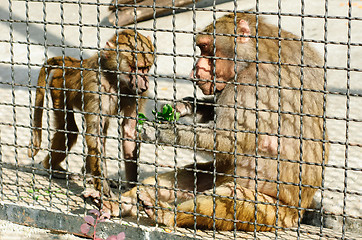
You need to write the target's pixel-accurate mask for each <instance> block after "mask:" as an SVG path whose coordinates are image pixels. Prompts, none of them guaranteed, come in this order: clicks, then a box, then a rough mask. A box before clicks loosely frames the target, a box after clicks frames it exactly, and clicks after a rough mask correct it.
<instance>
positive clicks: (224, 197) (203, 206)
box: [151, 183, 298, 231]
mask: <svg viewBox="0 0 362 240" xmlns="http://www.w3.org/2000/svg"><path fill="white" fill-rule="evenodd" d="M234 190H235V189H234V184H233V183H226V184H223V185H221V186H219V187H217V188H216V195H220V196H218V197H215V199H213V197H212V196H206V195H199V196H197V197H196V199H195V200H194V199H191V200H187V201H185V202H183V203H181V204H180V205H178V206H177V208H176V209H174V206H172V207H171V206H170V204H165V203H161V204H159V205H160V206H161V209H160V210H158V219H157V220H158V222H159V223H162V224H165V225H167V226H174V225H175V221H174V219H176V226H178V227H194V224H195V219H196V226H197V227H198V228H201V229H213V226H214V222H215V228H216V229H218V230H232V229H234V223H235V226H236V228H237V229H238V230H244V231H253V230H254V228H255V226H256V230H257V231H272V230H274V228H273V226H276V224H277V225H278V226H279V227H287V228H289V227H292V226H293V225H294V224H295V223H296V221H297V219H298V214H297V210H295V209H291V208H288V207H280V206H279V207H278V222H276V210H277V208H276V206H275V204H276V202H277V201H276V199H274V198H272V197H270V196H268V195H265V194H262V193H258V195H257V197H258V198H257V201H258V202H260V203H258V204H257V205H255V203H254V201H255V192H254V191H253V190H250V189H247V188H244V187H240V186H238V185H237V186H236V196H235V194H234V192H235V191H234ZM207 193H208V194H212V191H211V190H209V191H207ZM234 197H236V198H237V200H236V202H235V201H234V199H233V198H234ZM195 202H196V208H195ZM214 202H215V205H214ZM280 204H283V203H281V202H280ZM214 206H215V211H214V210H213V209H214ZM234 206H235V207H234ZM195 209H196V212H195ZM255 209H257V213H256V219H257V220H256V225H255ZM175 211H177V215H176V218H175V216H174V212H175ZM214 213H215V214H214ZM195 215H196V218H195ZM151 217H152V218H153V219H155V217H153V216H151Z"/></svg>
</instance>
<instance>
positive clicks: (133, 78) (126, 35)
mask: <svg viewBox="0 0 362 240" xmlns="http://www.w3.org/2000/svg"><path fill="white" fill-rule="evenodd" d="M105 48H106V49H105V50H103V51H101V66H102V69H106V70H112V71H117V72H120V80H121V81H124V82H126V84H124V85H125V86H128V88H129V90H130V91H131V93H133V94H136V93H138V94H141V93H143V92H145V91H147V89H148V81H149V80H148V76H146V74H147V73H148V72H149V70H150V68H151V67H152V65H153V62H154V59H155V57H154V47H153V44H152V42H151V40H150V38H149V37H145V36H143V35H142V34H141V33H139V32H137V33H136V31H134V30H124V31H122V32H119V33H118V34H116V35H114V36H113V37H112V38H111V39H110V40H109V41H108V42H107V43H106V47H105Z"/></svg>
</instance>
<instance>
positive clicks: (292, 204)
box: [122, 13, 328, 231]
mask: <svg viewBox="0 0 362 240" xmlns="http://www.w3.org/2000/svg"><path fill="white" fill-rule="evenodd" d="M234 23H236V24H237V26H236V31H237V32H236V35H235V37H234V36H232V35H234V34H235V32H234V27H235V24H234ZM255 26H256V16H255V15H253V14H246V13H238V14H237V15H236V19H235V15H233V14H231V15H226V16H224V17H221V18H219V19H218V20H217V22H216V24H215V27H216V28H214V27H213V24H211V25H209V26H207V27H206V28H205V30H204V31H203V33H200V34H199V35H198V36H197V38H196V44H197V46H198V47H199V48H200V50H201V57H200V58H199V60H198V61H197V64H196V69H195V73H196V74H195V77H196V80H195V81H197V85H198V86H199V87H200V89H201V90H202V91H203V93H204V94H206V95H210V94H215V99H216V102H215V107H214V113H215V116H212V120H213V118H214V117H215V122H214V121H212V122H211V124H206V125H205V124H198V125H196V127H190V126H185V125H180V124H176V126H172V127H171V126H170V125H160V126H159V127H158V128H157V134H156V131H155V129H154V128H152V126H149V127H146V126H145V127H144V129H145V133H144V134H143V135H144V136H143V137H144V139H151V140H153V139H154V138H155V137H157V140H158V142H164V143H168V144H180V145H184V146H191V147H193V146H196V147H197V149H199V150H203V149H204V150H208V151H209V152H210V150H211V151H215V153H214V156H215V160H214V161H215V162H214V161H210V162H207V163H197V165H196V168H195V167H194V165H193V164H191V165H188V166H185V167H184V168H180V169H178V170H177V172H176V173H177V174H176V173H175V172H168V173H165V174H161V175H159V176H158V179H157V186H156V185H155V184H156V180H155V178H154V177H150V178H147V179H146V180H145V181H144V183H145V184H149V185H146V186H141V187H139V191H138V193H137V197H138V199H140V200H141V202H142V203H143V206H144V210H145V211H146V213H147V214H148V215H149V217H151V218H153V219H157V220H158V222H159V223H163V224H166V225H168V226H175V225H176V226H179V227H193V226H194V224H196V226H197V227H198V228H206V229H213V227H214V225H213V223H214V222H215V228H216V229H219V230H231V229H234V228H235V227H236V228H237V229H239V230H246V231H253V230H255V229H256V230H258V231H271V230H273V229H275V226H278V227H284V228H289V227H292V226H294V225H295V224H296V223H297V222H298V217H299V216H302V215H303V213H304V210H300V212H299V213H298V209H296V208H298V207H301V208H307V207H308V206H309V205H310V203H311V201H312V199H313V196H314V193H315V192H316V190H317V188H318V187H320V186H321V182H322V164H323V163H327V159H328V141H327V134H326V132H325V130H326V129H325V127H324V126H325V125H324V119H323V116H324V107H323V105H324V94H323V92H321V91H322V90H323V89H324V88H323V86H324V85H323V84H324V81H323V70H321V69H320V68H316V66H322V65H323V64H322V61H321V59H320V57H319V56H318V54H317V53H316V52H315V50H313V49H312V48H311V47H310V46H309V45H308V44H307V43H303V61H302V57H301V51H302V48H301V42H300V41H296V40H289V39H298V37H297V36H295V35H293V34H291V33H289V32H286V31H281V40H280V42H279V40H278V28H277V27H276V26H272V25H269V24H268V23H266V22H265V20H264V19H263V18H262V17H260V16H259V17H258V35H257V37H258V38H257V39H256V37H255V36H256V27H255ZM214 33H215V34H216V39H214V38H213V34H214ZM220 34H227V35H220ZM230 35H231V36H230ZM266 37H269V39H268V38H266ZM270 37H271V38H270ZM286 39H288V40H286ZM214 40H215V45H214ZM234 41H235V42H236V46H235V42H234ZM256 41H257V42H258V45H256ZM279 44H280V47H281V52H280V59H279V57H278V50H279ZM257 46H258V47H257ZM215 47H216V49H214V48H215ZM234 47H236V56H235V53H234ZM257 52H258V58H256V53H257ZM235 57H236V59H237V60H238V61H237V63H236V66H235V61H233V59H234V58H235ZM256 60H258V61H261V62H259V63H258V64H256V63H255V61H256ZM253 61H254V62H253ZM278 62H280V64H278ZM300 64H303V67H302V68H301V67H300ZM214 68H215V69H214ZM235 69H236V71H235ZM279 70H280V73H279ZM213 73H215V78H216V79H215V80H216V81H214V80H213V79H214V74H213ZM191 102H192V101H191ZM301 103H302V104H301ZM203 104H204V103H202V102H200V103H199V104H198V105H197V106H196V108H200V109H198V110H200V111H198V112H200V113H202V111H201V110H202V108H201V107H202V105H203ZM177 109H178V111H180V112H181V114H182V115H187V114H193V109H194V108H193V105H192V104H191V103H186V104H183V103H179V104H178V105H177ZM208 111H210V109H209V110H208ZM209 115H210V114H209ZM214 125H215V126H214ZM194 139H195V141H194ZM175 140H176V141H175ZM195 175H196V177H197V179H196V182H197V184H196V186H194V181H195V179H194V176H195ZM176 177H177V181H176V179H175V178H176ZM214 180H215V185H214V184H213V182H214ZM176 183H177V184H176ZM155 188H157V192H156V190H155ZM194 189H195V190H196V191H197V192H196V195H195V194H194ZM181 190H182V191H181ZM136 192H137V189H132V190H131V191H129V192H126V193H125V194H124V195H123V196H124V197H123V200H124V202H123V204H122V210H123V211H122V213H123V214H124V215H127V214H131V215H132V214H134V213H135V211H136V210H135V206H134V205H133V204H134V203H135V202H136V201H137V198H136ZM156 193H157V201H156ZM212 194H216V195H218V196H215V195H214V197H213V196H212ZM175 195H176V196H177V201H176V199H175ZM255 202H256V204H255ZM195 203H196V206H195ZM214 203H215V204H214ZM155 206H156V207H157V209H158V210H157V218H156V214H155ZM175 214H176V216H175ZM195 214H196V217H194V216H195ZM195 219H196V223H195ZM276 219H278V220H276Z"/></svg>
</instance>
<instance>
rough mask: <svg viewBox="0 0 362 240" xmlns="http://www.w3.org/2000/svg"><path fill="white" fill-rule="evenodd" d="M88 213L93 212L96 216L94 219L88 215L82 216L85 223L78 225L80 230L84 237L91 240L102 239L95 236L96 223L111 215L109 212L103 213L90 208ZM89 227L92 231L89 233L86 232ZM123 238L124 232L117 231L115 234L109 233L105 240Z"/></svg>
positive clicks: (121, 239) (122, 239)
mask: <svg viewBox="0 0 362 240" xmlns="http://www.w3.org/2000/svg"><path fill="white" fill-rule="evenodd" d="M89 213H91V214H94V215H95V216H96V219H94V217H92V216H89V215H87V216H85V217H84V221H85V223H83V224H82V225H81V226H80V231H81V232H82V233H83V234H84V235H85V236H86V237H89V238H91V239H93V240H104V239H103V238H99V237H97V236H96V228H97V224H98V223H100V222H104V221H105V220H106V219H109V218H110V217H111V215H110V214H109V213H104V212H102V211H98V210H96V209H93V210H90V211H89ZM91 228H93V232H92V233H91V234H90V235H89V234H88V232H89V230H91ZM124 239H125V234H124V232H120V233H118V235H117V236H116V235H111V236H109V237H108V238H107V239H106V240H124Z"/></svg>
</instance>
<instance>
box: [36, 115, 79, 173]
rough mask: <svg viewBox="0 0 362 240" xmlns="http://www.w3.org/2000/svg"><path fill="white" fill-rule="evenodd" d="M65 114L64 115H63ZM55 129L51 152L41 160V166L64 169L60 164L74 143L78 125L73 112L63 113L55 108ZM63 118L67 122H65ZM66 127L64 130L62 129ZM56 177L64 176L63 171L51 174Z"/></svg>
mask: <svg viewBox="0 0 362 240" xmlns="http://www.w3.org/2000/svg"><path fill="white" fill-rule="evenodd" d="M65 116H66V117H65ZM54 117H55V119H54V120H55V121H54V122H55V124H56V130H61V131H56V132H55V134H54V136H53V138H52V141H51V153H50V154H48V155H47V156H46V157H45V159H44V160H43V166H44V168H46V169H50V168H51V169H52V170H58V171H65V169H64V168H63V167H62V166H61V165H60V164H61V162H62V161H63V160H64V159H65V157H66V153H65V151H66V150H70V149H71V148H72V146H73V145H74V144H75V143H76V141H77V137H78V127H77V125H76V123H75V120H74V114H73V113H72V112H68V113H67V114H64V110H63V109H62V110H59V111H58V110H56V111H55V113H54ZM65 119H66V121H67V124H65ZM64 129H66V132H67V133H65V131H64ZM53 176H54V177H56V178H65V177H66V175H65V174H64V173H59V172H56V173H54V175H53Z"/></svg>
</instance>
